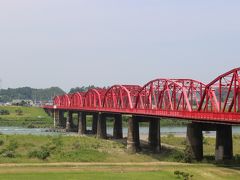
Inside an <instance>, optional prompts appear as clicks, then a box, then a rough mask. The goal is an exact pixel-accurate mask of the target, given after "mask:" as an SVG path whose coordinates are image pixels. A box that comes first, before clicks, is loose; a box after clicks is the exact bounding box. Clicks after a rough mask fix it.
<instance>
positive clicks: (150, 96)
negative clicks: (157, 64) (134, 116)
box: [136, 79, 192, 112]
mask: <svg viewBox="0 0 240 180" xmlns="http://www.w3.org/2000/svg"><path fill="white" fill-rule="evenodd" d="M136 108H139V109H158V110H182V111H184V110H185V111H190V112H191V111H192V108H191V105H190V103H189V99H188V95H187V90H186V88H185V87H183V86H182V85H180V84H179V83H177V82H174V81H173V80H169V79H155V80H153V81H150V82H149V83H147V84H146V85H145V86H143V88H142V89H141V91H140V93H139V95H138V98H137V103H136Z"/></svg>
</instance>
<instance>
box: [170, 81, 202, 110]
mask: <svg viewBox="0 0 240 180" xmlns="http://www.w3.org/2000/svg"><path fill="white" fill-rule="evenodd" d="M171 80H172V81H174V82H176V83H178V84H180V85H181V86H182V87H184V88H185V89H186V92H187V97H188V100H189V103H190V106H191V109H192V110H196V111H197V110H198V108H199V104H200V101H201V99H202V97H203V92H204V90H205V87H206V85H205V84H204V83H202V82H200V81H196V80H193V79H171ZM181 98H183V96H181Z"/></svg>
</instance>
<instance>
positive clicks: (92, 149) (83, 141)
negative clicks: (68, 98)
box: [0, 135, 158, 163]
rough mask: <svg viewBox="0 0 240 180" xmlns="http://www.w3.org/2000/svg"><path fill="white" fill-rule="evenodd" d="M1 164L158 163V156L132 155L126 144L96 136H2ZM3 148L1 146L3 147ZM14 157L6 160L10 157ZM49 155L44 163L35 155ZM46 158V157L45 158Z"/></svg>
mask: <svg viewBox="0 0 240 180" xmlns="http://www.w3.org/2000/svg"><path fill="white" fill-rule="evenodd" d="M0 141H2V143H3V144H2V145H0V162H2V163H23V162H24V163H26V162H30V163H31V162H145V161H149V162H151V161H157V160H158V158H157V157H155V154H151V153H150V154H145V153H139V154H129V153H128V152H126V146H125V145H124V144H123V143H122V142H115V141H111V140H102V139H96V138H95V137H94V136H86V137H85V136H84V137H79V136H37V135H0ZM0 144H1V143H0ZM9 152H10V153H11V154H10V155H13V156H14V157H12V158H11V157H8V156H7V157H6V153H8V154H9ZM39 153H40V154H41V153H49V154H50V156H48V157H47V159H45V160H42V159H41V158H39V157H38V156H33V157H31V156H30V155H31V154H39ZM41 155H42V154H41Z"/></svg>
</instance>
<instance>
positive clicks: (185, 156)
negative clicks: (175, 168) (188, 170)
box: [183, 145, 193, 163]
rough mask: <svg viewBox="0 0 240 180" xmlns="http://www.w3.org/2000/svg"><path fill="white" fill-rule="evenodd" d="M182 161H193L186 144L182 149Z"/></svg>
mask: <svg viewBox="0 0 240 180" xmlns="http://www.w3.org/2000/svg"><path fill="white" fill-rule="evenodd" d="M183 160H184V162H186V163H191V162H192V161H193V154H192V151H191V148H190V146H189V145H186V147H185V150H184V159H183Z"/></svg>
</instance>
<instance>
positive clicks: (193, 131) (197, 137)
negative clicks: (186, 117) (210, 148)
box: [187, 123, 203, 161]
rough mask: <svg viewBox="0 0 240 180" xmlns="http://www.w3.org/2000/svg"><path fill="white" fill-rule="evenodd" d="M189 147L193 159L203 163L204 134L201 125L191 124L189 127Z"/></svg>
mask: <svg viewBox="0 0 240 180" xmlns="http://www.w3.org/2000/svg"><path fill="white" fill-rule="evenodd" d="M187 146H188V148H190V149H189V150H190V152H191V153H192V155H193V158H194V159H196V160H198V161H201V160H202V159H203V134H202V129H201V125H199V124H198V123H191V124H188V126H187Z"/></svg>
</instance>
